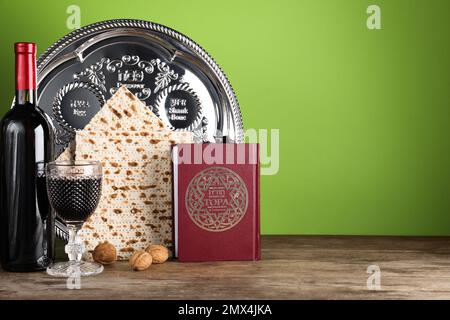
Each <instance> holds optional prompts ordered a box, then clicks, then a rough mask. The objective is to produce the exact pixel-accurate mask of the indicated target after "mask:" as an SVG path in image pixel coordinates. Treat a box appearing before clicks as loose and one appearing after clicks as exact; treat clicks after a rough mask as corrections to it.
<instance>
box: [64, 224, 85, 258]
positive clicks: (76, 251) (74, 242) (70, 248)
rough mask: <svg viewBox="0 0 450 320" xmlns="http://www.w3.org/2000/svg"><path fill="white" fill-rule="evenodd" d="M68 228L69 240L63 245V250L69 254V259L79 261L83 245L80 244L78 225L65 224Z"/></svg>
mask: <svg viewBox="0 0 450 320" xmlns="http://www.w3.org/2000/svg"><path fill="white" fill-rule="evenodd" d="M67 228H68V229H69V242H68V243H67V245H66V247H65V251H66V253H67V255H68V256H69V260H70V261H73V262H80V261H81V255H82V254H83V245H82V244H81V241H80V237H79V234H78V233H79V231H80V226H79V225H73V224H69V225H67Z"/></svg>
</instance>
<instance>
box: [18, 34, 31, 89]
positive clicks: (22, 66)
mask: <svg viewBox="0 0 450 320" xmlns="http://www.w3.org/2000/svg"><path fill="white" fill-rule="evenodd" d="M14 51H15V53H16V90H35V89H36V44H35V43H31V42H18V43H16V44H15V45H14Z"/></svg>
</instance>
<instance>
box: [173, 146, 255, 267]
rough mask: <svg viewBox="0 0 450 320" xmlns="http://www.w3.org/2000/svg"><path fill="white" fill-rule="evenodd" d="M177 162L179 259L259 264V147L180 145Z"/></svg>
mask: <svg viewBox="0 0 450 320" xmlns="http://www.w3.org/2000/svg"><path fill="white" fill-rule="evenodd" d="M173 162H174V171H173V179H174V183H173V185H174V220H175V223H174V227H175V228H174V229H175V232H174V233H175V235H174V236H175V256H176V257H178V260H179V261H182V262H188V261H221V260H260V259H261V247H260V220H259V145H258V144H214V143H212V144H180V145H177V146H175V147H174V149H173Z"/></svg>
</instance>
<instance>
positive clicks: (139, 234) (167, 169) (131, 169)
mask: <svg viewBox="0 0 450 320" xmlns="http://www.w3.org/2000/svg"><path fill="white" fill-rule="evenodd" d="M192 141H193V136H192V133H190V132H174V131H172V130H170V129H169V128H167V127H166V126H165V125H164V124H163V123H162V122H161V121H160V120H159V119H158V117H157V116H155V115H154V114H153V113H152V112H151V111H150V110H149V109H148V108H147V107H146V106H145V105H144V104H143V103H142V102H140V101H139V100H138V99H137V98H136V97H135V96H134V95H133V94H132V93H131V92H129V91H128V90H127V89H126V88H125V87H122V88H121V89H119V90H118V91H117V92H116V94H115V95H114V96H113V97H112V98H111V99H110V100H109V101H108V102H107V103H106V105H105V106H104V107H103V108H102V109H101V110H100V111H99V113H97V114H96V115H95V116H94V118H92V120H91V121H90V122H89V124H88V125H87V126H86V127H85V128H84V130H82V131H79V132H77V135H76V149H75V159H76V160H98V161H101V162H102V166H103V186H102V197H101V200H100V204H99V206H98V208H97V210H96V211H95V213H94V214H93V215H92V216H91V217H90V219H89V220H88V221H87V222H86V223H85V224H84V226H83V228H82V230H81V237H82V239H83V240H84V244H85V246H86V249H87V250H93V249H94V248H95V246H96V245H97V244H98V243H99V242H100V241H105V240H107V241H109V242H111V243H112V244H114V245H115V246H116V248H117V250H118V259H119V260H123V259H127V258H129V256H130V255H131V254H132V253H133V252H134V251H135V250H139V249H142V248H145V247H146V246H147V245H148V244H150V243H152V244H163V245H165V246H168V247H171V246H172V165H171V157H170V152H171V147H172V145H174V144H177V143H192ZM69 156H70V153H69V150H67V151H66V152H64V153H63V154H62V155H61V156H60V160H62V159H67V158H68V157H69Z"/></svg>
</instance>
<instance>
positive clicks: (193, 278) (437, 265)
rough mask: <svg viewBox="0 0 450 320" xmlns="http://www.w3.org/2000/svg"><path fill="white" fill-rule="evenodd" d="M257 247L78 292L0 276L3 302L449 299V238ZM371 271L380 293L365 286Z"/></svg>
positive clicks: (286, 240) (313, 239)
mask: <svg viewBox="0 0 450 320" xmlns="http://www.w3.org/2000/svg"><path fill="white" fill-rule="evenodd" d="M59 247H60V248H61V247H62V245H61V244H59ZM262 248H263V251H262V256H263V260H262V261H258V262H214V263H179V262H176V261H170V262H167V263H165V264H162V265H153V266H151V267H150V268H149V269H148V270H146V271H143V272H133V271H131V270H130V269H129V267H128V265H127V263H124V262H121V263H115V264H114V265H111V266H106V267H105V271H104V272H103V273H102V274H101V275H98V276H95V277H87V278H82V279H81V283H80V286H81V288H80V289H69V288H70V287H72V288H73V287H74V284H76V282H74V281H72V282H71V281H69V286H68V285H67V280H66V279H61V278H52V277H50V276H48V275H47V274H46V273H44V272H38V273H7V272H4V271H0V299H438V298H441V299H450V238H448V237H432V238H416V237H414V238H411V237H324V236H265V237H263V238H262ZM60 255H61V253H60ZM370 265H376V266H378V267H379V268H380V270H381V290H369V289H368V287H367V279H368V277H369V276H370V274H368V273H367V268H368V266H370ZM68 287H69V288H68ZM75 287H76V286H75Z"/></svg>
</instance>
